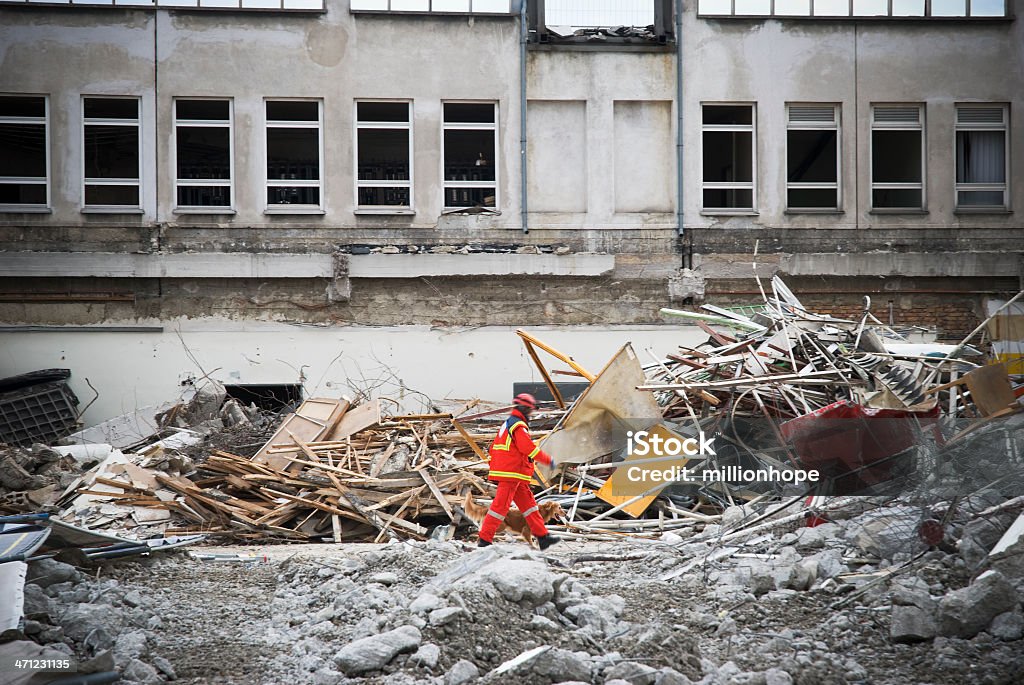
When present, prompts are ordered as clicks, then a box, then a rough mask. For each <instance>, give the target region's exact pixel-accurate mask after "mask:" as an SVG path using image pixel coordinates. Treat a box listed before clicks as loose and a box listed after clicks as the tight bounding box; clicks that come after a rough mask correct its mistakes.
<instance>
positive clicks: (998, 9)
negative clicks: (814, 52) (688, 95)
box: [697, 0, 1010, 20]
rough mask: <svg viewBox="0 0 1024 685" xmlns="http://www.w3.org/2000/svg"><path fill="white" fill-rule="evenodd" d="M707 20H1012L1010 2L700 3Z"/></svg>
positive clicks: (704, 0)
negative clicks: (993, 18) (709, 18)
mask: <svg viewBox="0 0 1024 685" xmlns="http://www.w3.org/2000/svg"><path fill="white" fill-rule="evenodd" d="M697 13H698V15H700V16H704V17H812V18H815V17H826V18H827V17H851V16H852V17H864V18H873V19H890V18H903V17H917V18H920V19H931V18H932V17H960V18H977V19H982V20H984V19H986V18H992V17H1008V16H1010V13H1009V10H1008V3H1007V2H1006V0H774V1H773V0H698V3H697Z"/></svg>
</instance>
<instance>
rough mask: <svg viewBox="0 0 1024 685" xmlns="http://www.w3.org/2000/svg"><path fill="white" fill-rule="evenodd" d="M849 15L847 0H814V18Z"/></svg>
mask: <svg viewBox="0 0 1024 685" xmlns="http://www.w3.org/2000/svg"><path fill="white" fill-rule="evenodd" d="M849 15H850V3H849V2H848V0H814V16H816V17H846V16H849Z"/></svg>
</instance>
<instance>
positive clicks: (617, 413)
mask: <svg viewBox="0 0 1024 685" xmlns="http://www.w3.org/2000/svg"><path fill="white" fill-rule="evenodd" d="M643 383H644V371H643V368H642V367H641V366H640V360H639V359H638V358H637V356H636V353H635V352H634V351H633V346H632V345H630V344H629V343H627V344H625V345H623V346H622V347H621V348H620V349H619V351H618V352H616V353H615V356H614V357H612V359H611V361H609V362H608V364H607V365H606V366H605V367H604V369H602V370H601V373H599V374H598V375H597V377H596V378H595V379H594V382H593V383H591V385H590V387H589V388H587V389H586V390H585V391H584V392H583V394H582V395H580V396H579V398H578V399H577V400H576V402H575V403H574V404H573V406H572V409H570V410H569V413H568V414H566V415H565V417H564V419H563V420H562V423H561V424H560V425H559V426H557V427H556V428H555V429H554V430H553V431H551V433H550V434H549V435H548V436H547V437H546V438H544V439H543V440H541V441H540V446H541V447H542V448H543V450H544V451H545V452H547V453H548V454H550V455H551V456H552V458H553V459H554V460H555V465H556V466H557V465H559V464H582V463H585V462H588V461H591V460H593V459H596V458H598V457H601V456H605V455H608V454H611V453H612V452H616V451H618V450H620V449H622V448H623V447H624V446H625V445H626V435H625V434H626V431H628V430H634V431H636V430H644V429H646V428H649V427H650V426H652V425H653V424H655V423H656V422H658V421H659V420H660V419H661V415H662V410H661V407H659V406H658V403H657V401H656V400H655V398H654V395H653V394H651V393H648V392H642V391H640V390H637V386H639V385H643ZM545 474H546V475H550V471H546V470H545Z"/></svg>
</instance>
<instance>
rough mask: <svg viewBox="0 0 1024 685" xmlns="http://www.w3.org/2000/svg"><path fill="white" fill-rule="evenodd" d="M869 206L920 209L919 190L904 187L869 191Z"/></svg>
mask: <svg viewBox="0 0 1024 685" xmlns="http://www.w3.org/2000/svg"><path fill="white" fill-rule="evenodd" d="M871 206H872V207H880V208H896V209H920V208H921V191H920V190H906V189H899V190H895V189H890V190H875V191H873V192H872V193H871Z"/></svg>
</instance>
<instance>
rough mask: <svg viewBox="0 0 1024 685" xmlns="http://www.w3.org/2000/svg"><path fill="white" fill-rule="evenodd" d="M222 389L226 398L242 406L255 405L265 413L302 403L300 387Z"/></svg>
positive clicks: (254, 386) (237, 386)
mask: <svg viewBox="0 0 1024 685" xmlns="http://www.w3.org/2000/svg"><path fill="white" fill-rule="evenodd" d="M224 389H225V390H226V391H227V394H228V397H231V398H234V399H236V400H238V401H239V402H240V403H242V404H243V405H245V406H247V407H248V406H249V405H250V404H255V405H256V406H257V407H259V408H260V409H265V410H267V411H275V412H279V411H282V410H284V409H292V408H294V407H297V406H298V405H299V403H300V402H302V386H301V385H294V384H280V385H249V384H245V385H225V386H224Z"/></svg>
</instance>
